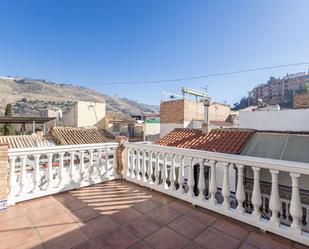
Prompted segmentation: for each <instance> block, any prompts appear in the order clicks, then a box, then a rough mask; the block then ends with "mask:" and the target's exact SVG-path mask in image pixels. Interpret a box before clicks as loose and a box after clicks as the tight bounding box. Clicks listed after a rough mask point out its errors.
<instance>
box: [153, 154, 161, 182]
mask: <svg viewBox="0 0 309 249" xmlns="http://www.w3.org/2000/svg"><path fill="white" fill-rule="evenodd" d="M159 167H160V152H157V153H156V164H155V173H154V174H155V184H156V185H159V183H160V172H159V171H160V170H159Z"/></svg>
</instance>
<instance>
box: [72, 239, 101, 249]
mask: <svg viewBox="0 0 309 249" xmlns="http://www.w3.org/2000/svg"><path fill="white" fill-rule="evenodd" d="M72 249H101V248H100V247H99V246H97V244H96V243H95V242H94V241H93V240H87V241H85V242H83V243H81V244H79V245H77V246H75V247H74V248H72Z"/></svg>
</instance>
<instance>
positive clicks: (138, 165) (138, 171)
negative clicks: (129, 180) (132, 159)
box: [136, 150, 141, 181]
mask: <svg viewBox="0 0 309 249" xmlns="http://www.w3.org/2000/svg"><path fill="white" fill-rule="evenodd" d="M140 173H141V151H140V150H137V172H136V177H137V180H138V181H140V180H141V175H140Z"/></svg>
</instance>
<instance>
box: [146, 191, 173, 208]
mask: <svg viewBox="0 0 309 249" xmlns="http://www.w3.org/2000/svg"><path fill="white" fill-rule="evenodd" d="M153 192H154V193H153V195H152V197H151V200H153V201H156V202H158V203H160V204H161V205H167V204H169V203H170V202H172V201H174V200H175V199H174V198H172V197H169V196H167V195H163V194H161V193H158V192H156V191H153Z"/></svg>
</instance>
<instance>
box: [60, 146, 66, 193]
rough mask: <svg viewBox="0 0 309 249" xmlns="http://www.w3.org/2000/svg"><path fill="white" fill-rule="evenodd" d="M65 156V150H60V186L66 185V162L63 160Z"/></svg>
mask: <svg viewBox="0 0 309 249" xmlns="http://www.w3.org/2000/svg"><path fill="white" fill-rule="evenodd" d="M63 158H64V152H60V153H59V168H60V172H59V187H63V186H64V185H65V183H64V162H63Z"/></svg>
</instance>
